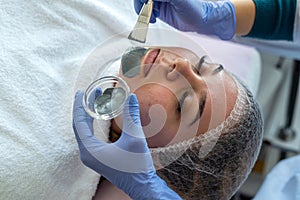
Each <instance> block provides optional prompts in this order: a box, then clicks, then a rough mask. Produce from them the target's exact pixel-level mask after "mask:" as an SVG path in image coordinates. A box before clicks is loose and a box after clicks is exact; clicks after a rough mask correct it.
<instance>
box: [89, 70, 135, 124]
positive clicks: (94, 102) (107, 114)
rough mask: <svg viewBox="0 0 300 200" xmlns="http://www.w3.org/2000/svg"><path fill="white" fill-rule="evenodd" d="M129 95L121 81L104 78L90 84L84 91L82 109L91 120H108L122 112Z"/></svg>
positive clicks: (108, 77)
mask: <svg viewBox="0 0 300 200" xmlns="http://www.w3.org/2000/svg"><path fill="white" fill-rule="evenodd" d="M98 91H101V94H99V92H98ZM129 93H130V89H129V87H128V85H127V83H126V82H125V81H124V80H123V79H121V78H120V77H117V76H104V77H101V78H99V79H97V80H96V81H94V82H92V83H91V84H90V85H89V87H88V88H87V89H86V91H85V93H84V95H83V107H84V109H85V111H86V112H87V113H88V114H89V115H90V116H92V117H93V118H96V119H102V120H109V119H112V118H114V117H116V116H118V115H119V114H120V113H121V112H122V110H123V106H124V103H125V100H126V98H127V97H128V95H129Z"/></svg>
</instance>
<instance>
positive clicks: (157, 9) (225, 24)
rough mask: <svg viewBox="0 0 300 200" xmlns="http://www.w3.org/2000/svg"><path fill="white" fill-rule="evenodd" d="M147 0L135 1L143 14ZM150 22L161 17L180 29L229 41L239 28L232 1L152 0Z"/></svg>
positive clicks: (137, 11)
mask: <svg viewBox="0 0 300 200" xmlns="http://www.w3.org/2000/svg"><path fill="white" fill-rule="evenodd" d="M145 2H147V0H134V8H135V11H136V13H138V14H139V13H140V10H141V8H142V6H143V4H144V3H145ZM153 3H154V4H153V12H152V16H151V19H150V22H151V23H155V22H156V18H157V17H158V18H159V19H161V20H162V21H164V22H166V23H167V24H169V25H171V26H173V27H175V28H177V29H179V30H181V31H190V32H197V33H199V34H207V35H217V36H219V37H220V38H221V39H224V40H229V39H231V38H232V37H233V35H234V33H235V28H236V16H235V9H234V6H233V4H232V3H231V2H230V1H215V2H213V1H201V0H153Z"/></svg>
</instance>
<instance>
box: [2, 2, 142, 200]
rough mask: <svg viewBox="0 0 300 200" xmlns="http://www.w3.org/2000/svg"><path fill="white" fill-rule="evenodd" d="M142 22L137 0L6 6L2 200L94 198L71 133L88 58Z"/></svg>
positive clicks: (93, 178) (91, 175)
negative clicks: (79, 80) (79, 83)
mask: <svg viewBox="0 0 300 200" xmlns="http://www.w3.org/2000/svg"><path fill="white" fill-rule="evenodd" d="M135 20H136V14H135V13H134V10H133V5H132V1H131V0H126V1H125V0H113V1H111V0H105V1H103V0H101V1H94V0H90V1H82V0H68V1H61V0H46V1H22V0H19V1H2V2H1V4H0V46H1V48H0V163H1V164H0V199H1V200H2V199H3V200H7V199H11V200H18V199H28V200H33V199H51V200H54V199H55V200H56V199H64V200H72V199H74V200H75V199H76V200H78V199H80V200H81V199H91V198H92V196H93V194H94V192H95V190H96V187H97V183H98V180H99V175H97V174H96V173H95V172H93V171H92V170H90V169H88V168H86V167H84V166H83V165H82V163H81V161H80V160H79V152H78V147H77V143H76V141H75V137H74V133H73V130H72V104H73V97H74V84H75V80H76V77H77V74H78V72H79V70H80V63H81V61H82V60H83V59H84V58H85V56H86V55H87V54H88V53H89V52H90V51H91V50H92V49H93V48H94V47H95V46H96V45H98V44H99V43H100V42H102V41H104V40H105V39H106V38H108V37H110V36H111V35H112V34H114V33H118V32H119V31H120V30H124V31H125V30H127V31H129V30H130V29H131V28H132V27H133V25H134V23H135Z"/></svg>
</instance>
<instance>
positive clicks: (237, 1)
mask: <svg viewBox="0 0 300 200" xmlns="http://www.w3.org/2000/svg"><path fill="white" fill-rule="evenodd" d="M231 1H232V3H233V5H234V8H235V13H236V30H235V34H236V35H247V34H248V33H249V32H250V31H251V29H252V27H253V24H254V20H255V4H254V2H253V0H231Z"/></svg>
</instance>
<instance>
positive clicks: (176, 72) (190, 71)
mask: <svg viewBox="0 0 300 200" xmlns="http://www.w3.org/2000/svg"><path fill="white" fill-rule="evenodd" d="M180 76H183V77H184V78H186V79H187V80H191V79H192V78H195V76H196V73H195V71H194V67H193V66H192V64H191V63H190V62H189V61H188V60H187V59H184V58H176V59H175V60H174V61H173V62H172V64H171V66H170V68H169V72H168V75H167V78H168V80H170V81H174V80H176V79H178V78H179V77H180Z"/></svg>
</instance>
